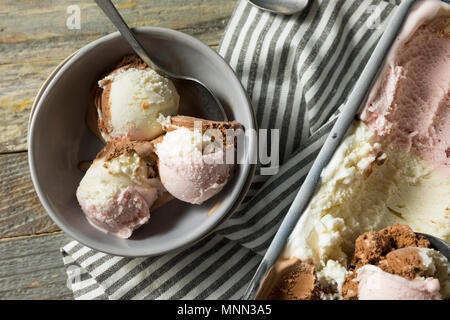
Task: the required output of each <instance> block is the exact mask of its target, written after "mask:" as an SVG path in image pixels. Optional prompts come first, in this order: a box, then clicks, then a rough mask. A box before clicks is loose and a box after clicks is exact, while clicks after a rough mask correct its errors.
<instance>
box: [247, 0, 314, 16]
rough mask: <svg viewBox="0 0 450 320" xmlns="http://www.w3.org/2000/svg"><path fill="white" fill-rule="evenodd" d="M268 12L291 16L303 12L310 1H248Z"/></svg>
mask: <svg viewBox="0 0 450 320" xmlns="http://www.w3.org/2000/svg"><path fill="white" fill-rule="evenodd" d="M248 1H249V2H250V3H252V4H253V5H255V6H257V7H258V8H261V9H263V10H266V11H270V12H275V13H281V14H286V15H291V14H294V13H297V12H300V11H302V10H303V9H305V7H306V6H307V5H308V2H309V1H310V0H275V1H274V0H248Z"/></svg>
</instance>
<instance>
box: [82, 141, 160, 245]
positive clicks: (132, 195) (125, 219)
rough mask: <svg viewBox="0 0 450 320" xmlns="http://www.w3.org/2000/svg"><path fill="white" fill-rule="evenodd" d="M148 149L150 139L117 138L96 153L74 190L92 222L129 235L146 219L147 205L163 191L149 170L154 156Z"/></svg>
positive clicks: (126, 236)
mask: <svg viewBox="0 0 450 320" xmlns="http://www.w3.org/2000/svg"><path fill="white" fill-rule="evenodd" d="M152 153H153V150H152V145H151V143H150V142H145V143H138V142H133V143H132V142H117V141H112V142H109V143H108V144H107V145H106V147H105V148H104V149H103V150H102V151H101V152H100V153H99V155H98V156H97V158H96V159H95V160H94V162H93V163H92V165H91V166H90V168H89V169H88V170H87V172H86V174H85V176H84V177H83V179H82V180H81V182H80V185H79V187H78V189H77V192H76V196H77V199H78V202H79V204H80V206H81V208H82V210H83V212H84V213H85V214H86V217H87V219H88V220H89V222H90V223H91V224H92V225H94V226H95V227H97V228H98V229H100V230H102V231H104V232H107V233H111V234H115V235H117V236H119V237H121V238H129V237H130V236H131V234H132V232H133V231H134V230H135V229H137V228H139V227H140V226H141V225H143V224H145V223H146V222H147V221H148V219H149V217H150V208H151V207H152V206H154V204H155V203H156V201H157V200H158V198H160V197H162V196H163V195H164V192H165V190H164V187H163V186H162V184H161V182H160V180H159V179H158V178H157V176H156V173H155V170H153V167H156V157H155V156H152ZM153 155H154V154H153ZM152 158H154V160H152Z"/></svg>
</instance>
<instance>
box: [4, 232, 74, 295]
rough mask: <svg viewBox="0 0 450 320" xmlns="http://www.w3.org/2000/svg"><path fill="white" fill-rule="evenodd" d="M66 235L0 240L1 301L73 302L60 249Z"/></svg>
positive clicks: (67, 238)
mask: <svg viewBox="0 0 450 320" xmlns="http://www.w3.org/2000/svg"><path fill="white" fill-rule="evenodd" d="M70 240H71V239H70V238H69V237H67V236H66V235H64V234H63V233H59V234H52V235H44V236H34V237H24V238H19V239H13V240H9V241H6V240H0V252H1V253H2V254H1V257H0V265H1V267H0V299H2V300H4V299H40V300H43V299H73V293H72V291H71V290H69V289H68V288H67V286H66V281H67V274H66V269H65V267H64V265H63V262H62V256H61V254H60V252H59V248H60V247H61V246H63V245H65V244H66V243H68V242H69V241H70Z"/></svg>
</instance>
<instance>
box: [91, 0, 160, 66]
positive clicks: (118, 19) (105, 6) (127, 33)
mask: <svg viewBox="0 0 450 320" xmlns="http://www.w3.org/2000/svg"><path fill="white" fill-rule="evenodd" d="M95 2H96V3H97V5H98V6H99V7H100V9H102V11H103V12H104V13H105V15H106V16H107V17H108V18H109V20H111V22H112V23H113V24H114V25H115V26H116V28H117V29H118V30H119V32H120V33H121V34H122V36H123V37H124V38H125V39H126V40H127V41H128V43H129V44H130V45H131V47H132V48H133V50H134V51H135V52H136V53H137V55H138V56H139V57H140V58H141V59H142V60H143V61H144V62H145V63H146V64H147V65H148V66H149V67H150V68H152V69H154V70H155V71H157V72H158V73H164V72H162V71H161V69H160V68H159V67H158V66H157V65H156V64H155V63H154V62H153V61H152V59H150V57H149V56H148V54H147V52H146V51H145V49H144V47H143V46H142V45H141V44H140V43H139V41H138V40H137V39H136V37H135V36H134V34H133V32H132V31H131V30H130V28H128V25H127V24H126V22H125V21H124V20H123V18H122V16H121V15H120V14H119V12H118V11H117V9H116V7H115V6H114V5H113V4H112V2H111V1H110V0H95Z"/></svg>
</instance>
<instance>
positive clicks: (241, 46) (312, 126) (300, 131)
mask: <svg viewBox="0 0 450 320" xmlns="http://www.w3.org/2000/svg"><path fill="white" fill-rule="evenodd" d="M399 2H400V1H399V0H397V1H394V0H391V1H387V0H372V1H371V0H310V3H309V5H308V7H307V8H306V9H305V10H304V11H303V12H301V13H298V14H296V15H293V16H283V15H276V14H273V13H269V12H265V11H262V10H259V9H257V8H256V7H253V6H252V5H250V4H249V3H248V2H247V1H246V0H240V1H238V4H237V7H236V9H235V11H234V13H233V16H232V18H231V20H230V22H229V24H228V27H227V29H226V31H225V34H224V37H223V39H222V42H221V44H220V48H219V53H220V54H221V55H222V56H223V57H224V58H225V60H226V61H228V62H229V63H230V65H231V67H232V68H233V69H234V70H235V71H236V74H237V76H238V78H239V79H240V80H241V81H242V84H243V85H244V87H245V88H246V89H247V92H248V94H249V97H250V99H251V101H252V105H253V107H254V110H255V114H256V117H257V121H258V126H259V128H263V129H272V128H277V129H280V170H279V172H278V173H277V174H276V175H274V176H264V175H259V174H258V172H257V175H256V176H255V179H254V181H253V184H252V186H251V188H250V191H249V193H248V195H247V197H246V198H245V200H244V202H243V204H242V205H241V206H240V208H239V209H238V211H237V212H236V213H235V214H234V215H233V216H232V217H231V218H230V219H229V220H227V221H226V222H225V223H224V224H223V225H222V226H221V227H220V229H219V230H218V231H216V232H215V233H214V234H212V235H211V236H209V237H207V238H206V239H204V240H202V241H200V242H198V243H196V244H195V245H193V246H192V247H190V248H188V249H184V250H180V251H176V252H173V253H170V254H166V255H163V256H160V257H152V258H123V257H116V256H111V255H107V254H104V253H101V252H97V251H94V250H91V249H89V248H87V247H85V246H83V245H81V244H79V243H78V242H76V241H72V242H70V243H69V244H67V245H66V246H64V247H63V248H62V249H61V252H62V255H63V261H64V264H65V265H66V267H67V273H68V277H69V279H68V284H71V289H72V290H73V292H74V296H75V298H76V299H239V298H240V297H241V296H242V294H243V292H244V290H245V288H246V286H247V285H248V283H249V281H250V279H251V278H252V276H253V274H254V272H255V271H256V268H257V266H258V264H259V262H260V260H261V258H262V255H263V254H264V252H265V250H266V248H267V247H268V246H269V244H270V242H271V240H272V238H273V236H274V235H275V233H276V231H277V229H278V226H279V224H280V223H281V221H282V219H283V217H284V215H285V214H286V212H287V211H288V208H289V206H290V204H291V202H292V201H293V199H294V197H295V195H296V193H297V190H298V189H299V187H300V185H301V184H302V182H303V179H304V177H305V175H306V174H307V172H308V170H309V168H310V167H311V165H312V162H313V161H314V159H315V157H316V155H317V153H318V151H319V149H320V147H321V146H322V143H323V142H324V140H325V138H326V136H327V134H328V132H329V130H330V129H331V126H332V124H333V122H334V121H333V119H335V118H336V115H337V114H338V113H339V109H340V106H341V105H342V104H343V103H344V101H345V98H346V96H347V95H348V94H349V92H350V90H351V89H352V87H353V85H354V83H355V81H356V80H357V79H358V77H359V75H360V73H361V71H362V69H363V68H364V66H365V64H366V62H367V61H368V59H369V57H370V55H371V53H372V51H373V49H374V47H375V45H376V43H377V41H378V39H379V38H380V36H381V34H382V32H383V30H384V27H385V25H386V22H387V21H388V20H389V18H390V16H391V15H392V13H393V9H394V8H395V7H396V5H397V4H398V3H399Z"/></svg>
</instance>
